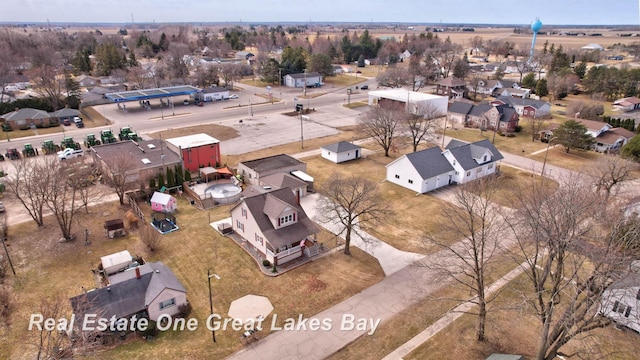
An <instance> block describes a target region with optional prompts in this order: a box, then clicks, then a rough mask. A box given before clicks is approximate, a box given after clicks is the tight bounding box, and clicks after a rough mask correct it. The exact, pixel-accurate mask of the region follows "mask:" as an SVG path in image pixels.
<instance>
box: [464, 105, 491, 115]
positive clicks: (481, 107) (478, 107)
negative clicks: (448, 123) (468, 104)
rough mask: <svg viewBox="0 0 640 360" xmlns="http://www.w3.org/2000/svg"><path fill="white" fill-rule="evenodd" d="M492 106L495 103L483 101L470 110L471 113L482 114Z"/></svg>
mask: <svg viewBox="0 0 640 360" xmlns="http://www.w3.org/2000/svg"><path fill="white" fill-rule="evenodd" d="M492 107H493V105H491V104H489V103H481V104H478V105H474V106H473V107H472V108H471V111H469V115H475V116H482V115H484V114H485V113H486V112H487V111H489V110H491V108H492Z"/></svg>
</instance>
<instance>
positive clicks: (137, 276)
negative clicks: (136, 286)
mask: <svg viewBox="0 0 640 360" xmlns="http://www.w3.org/2000/svg"><path fill="white" fill-rule="evenodd" d="M136 279H140V267H139V266H138V267H136Z"/></svg>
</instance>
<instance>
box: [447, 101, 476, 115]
mask: <svg viewBox="0 0 640 360" xmlns="http://www.w3.org/2000/svg"><path fill="white" fill-rule="evenodd" d="M472 108H473V104H472V103H468V102H465V101H454V102H453V103H452V104H451V106H449V110H448V111H449V112H451V113H456V114H464V115H467V114H468V113H469V112H470V111H471V109H472Z"/></svg>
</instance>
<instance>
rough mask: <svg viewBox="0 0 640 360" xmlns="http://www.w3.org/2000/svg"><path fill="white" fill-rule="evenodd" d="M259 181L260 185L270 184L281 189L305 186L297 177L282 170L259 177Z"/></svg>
mask: <svg viewBox="0 0 640 360" xmlns="http://www.w3.org/2000/svg"><path fill="white" fill-rule="evenodd" d="M260 183H261V184H262V185H270V186H273V187H275V188H277V189H281V188H285V187H288V188H292V189H295V188H299V187H301V186H307V183H306V182H304V181H302V180H300V179H299V178H297V177H295V176H293V175H291V174H287V173H284V172H280V173H275V174H272V175H267V176H265V177H261V178H260Z"/></svg>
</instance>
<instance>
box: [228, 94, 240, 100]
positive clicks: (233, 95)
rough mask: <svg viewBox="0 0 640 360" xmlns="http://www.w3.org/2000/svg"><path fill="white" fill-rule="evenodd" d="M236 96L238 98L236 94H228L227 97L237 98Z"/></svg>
mask: <svg viewBox="0 0 640 360" xmlns="http://www.w3.org/2000/svg"><path fill="white" fill-rule="evenodd" d="M237 98H238V94H231V95H229V99H237Z"/></svg>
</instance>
